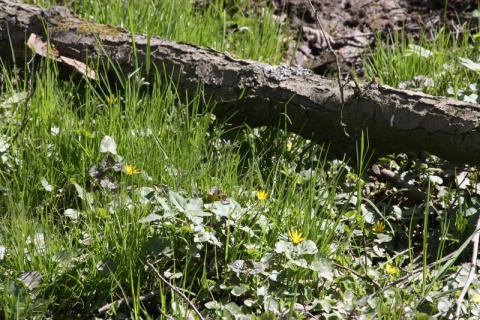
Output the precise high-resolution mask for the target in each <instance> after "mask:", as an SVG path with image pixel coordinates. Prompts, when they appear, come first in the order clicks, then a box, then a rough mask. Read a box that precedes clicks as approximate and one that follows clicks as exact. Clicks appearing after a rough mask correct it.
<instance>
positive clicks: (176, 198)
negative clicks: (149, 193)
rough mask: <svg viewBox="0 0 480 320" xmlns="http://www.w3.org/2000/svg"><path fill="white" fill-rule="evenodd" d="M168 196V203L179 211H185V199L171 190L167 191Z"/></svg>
mask: <svg viewBox="0 0 480 320" xmlns="http://www.w3.org/2000/svg"><path fill="white" fill-rule="evenodd" d="M168 198H169V199H170V203H171V204H172V205H173V206H174V207H175V208H177V210H179V211H180V212H185V208H186V207H187V200H185V199H184V198H183V197H182V196H181V195H179V194H178V193H176V192H173V191H168Z"/></svg>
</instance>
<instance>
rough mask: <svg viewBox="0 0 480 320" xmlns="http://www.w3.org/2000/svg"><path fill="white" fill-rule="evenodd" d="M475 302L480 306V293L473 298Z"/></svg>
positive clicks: (476, 293)
mask: <svg viewBox="0 0 480 320" xmlns="http://www.w3.org/2000/svg"><path fill="white" fill-rule="evenodd" d="M472 300H473V302H475V303H478V304H480V293H478V292H475V295H474V296H473V299H472Z"/></svg>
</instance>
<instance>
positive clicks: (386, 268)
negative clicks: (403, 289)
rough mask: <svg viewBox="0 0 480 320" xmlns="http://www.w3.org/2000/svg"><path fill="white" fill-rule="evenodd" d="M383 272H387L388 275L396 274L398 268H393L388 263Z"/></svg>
mask: <svg viewBox="0 0 480 320" xmlns="http://www.w3.org/2000/svg"><path fill="white" fill-rule="evenodd" d="M385 271H387V273H388V274H396V273H398V268H397V267H396V266H393V265H391V264H389V263H387V264H386V265H385Z"/></svg>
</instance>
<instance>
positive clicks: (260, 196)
mask: <svg viewBox="0 0 480 320" xmlns="http://www.w3.org/2000/svg"><path fill="white" fill-rule="evenodd" d="M257 198H258V200H262V201H263V200H265V199H267V198H268V192H267V191H265V190H258V191H257Z"/></svg>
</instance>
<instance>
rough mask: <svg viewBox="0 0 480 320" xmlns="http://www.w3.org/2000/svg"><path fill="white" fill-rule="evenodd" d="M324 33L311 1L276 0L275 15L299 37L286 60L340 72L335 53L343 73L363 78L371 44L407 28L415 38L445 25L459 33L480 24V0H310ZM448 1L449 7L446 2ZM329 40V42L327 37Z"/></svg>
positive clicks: (328, 72)
mask: <svg viewBox="0 0 480 320" xmlns="http://www.w3.org/2000/svg"><path fill="white" fill-rule="evenodd" d="M311 3H312V5H313V7H314V8H315V11H316V13H317V16H318V18H319V21H320V23H321V24H322V26H323V30H324V31H325V35H324V33H323V32H322V30H321V28H320V27H319V22H318V21H317V19H316V17H315V12H314V10H312V7H311V5H310V1H309V0H275V1H274V6H275V8H276V9H275V15H276V16H277V17H278V19H280V20H281V21H286V20H287V18H288V23H289V26H290V28H291V30H292V32H294V33H297V34H298V37H297V40H298V41H297V40H295V41H292V42H291V43H290V47H289V50H288V53H287V56H286V60H287V61H291V62H293V64H295V65H297V66H301V67H305V68H309V69H312V70H313V71H314V72H315V73H316V74H320V75H331V74H333V73H335V72H336V70H337V67H336V63H335V55H334V54H333V53H332V52H331V51H330V50H329V49H328V42H330V44H331V47H332V49H333V50H334V51H335V53H336V54H337V56H338V58H339V62H340V66H341V70H342V71H341V72H342V75H343V76H346V75H347V74H348V72H349V71H348V70H354V71H355V73H356V74H357V76H359V77H363V68H362V59H361V54H362V53H363V54H366V55H368V50H365V49H368V48H374V47H375V46H378V45H384V44H385V42H384V40H385V39H386V38H387V37H388V35H390V34H392V33H393V32H395V31H403V32H404V33H405V34H408V35H409V37H410V38H411V39H412V40H413V41H415V40H418V39H419V37H420V34H421V33H423V34H424V35H426V36H427V37H429V36H430V37H431V36H433V34H434V31H435V30H436V29H438V28H440V27H447V28H450V29H451V30H452V31H453V32H455V33H456V35H457V36H458V35H459V34H460V33H461V32H462V31H461V30H462V28H463V25H464V24H465V23H467V24H468V26H469V28H470V29H471V30H472V32H471V34H475V33H476V31H477V29H478V11H477V9H478V0H470V1H468V0H430V1H426V0H311ZM445 3H446V6H445ZM326 39H328V42H327V41H326Z"/></svg>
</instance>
